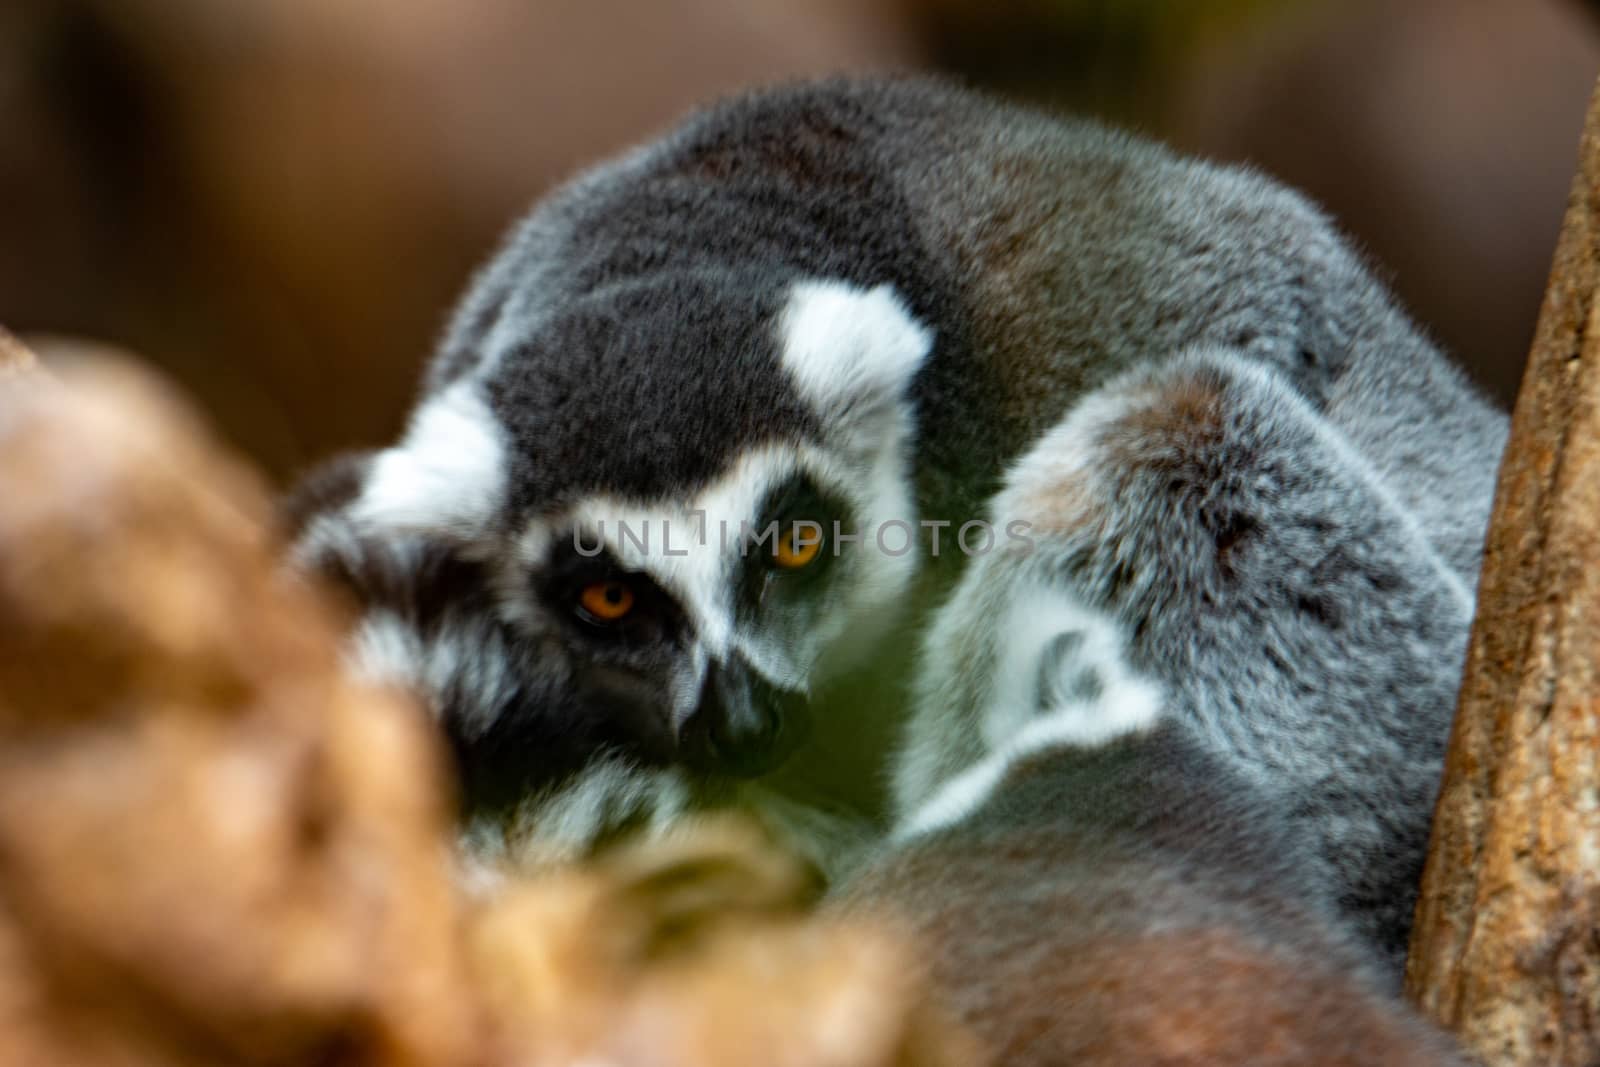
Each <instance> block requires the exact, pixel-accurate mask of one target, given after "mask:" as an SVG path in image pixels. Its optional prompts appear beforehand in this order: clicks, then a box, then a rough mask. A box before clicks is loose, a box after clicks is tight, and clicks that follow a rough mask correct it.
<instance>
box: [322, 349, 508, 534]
mask: <svg viewBox="0 0 1600 1067" xmlns="http://www.w3.org/2000/svg"><path fill="white" fill-rule="evenodd" d="M506 453H507V450H506V447H505V442H504V435H503V431H502V430H501V428H500V422H499V420H498V419H496V418H495V416H494V413H493V412H492V411H490V410H489V406H488V404H487V403H486V402H485V400H484V398H483V396H482V394H481V391H480V390H479V388H478V386H477V384H476V383H474V382H471V381H461V382H457V383H455V384H454V385H451V386H449V387H448V388H446V389H445V390H444V391H443V392H441V393H439V394H438V395H437V396H435V397H433V398H431V399H429V400H427V401H425V402H424V403H423V404H422V406H420V407H419V408H418V409H417V411H416V414H415V415H413V416H412V419H411V425H410V427H409V428H408V429H407V430H406V435H405V437H404V438H403V439H402V440H401V441H400V443H399V444H398V445H395V446H394V447H393V448H386V449H384V450H383V451H381V452H378V453H376V454H375V455H373V456H372V457H371V458H370V461H369V463H368V465H367V469H366V478H365V481H364V483H363V485H362V487H361V491H360V493H359V495H357V496H356V497H355V498H354V500H352V502H351V503H350V506H349V509H348V511H347V513H346V515H347V517H348V518H349V520H350V521H351V522H352V523H353V524H354V525H355V526H356V527H357V528H358V529H364V530H381V531H385V532H391V533H408V534H430V535H434V536H439V537H445V538H449V539H463V540H465V539H470V538H472V537H474V536H476V535H478V534H480V533H481V532H482V531H483V529H484V528H485V527H486V526H487V525H488V524H489V523H490V522H491V521H492V520H493V519H494V517H495V515H496V514H498V512H499V510H500V508H501V507H502V506H503V504H504V502H505V494H506V482H507V469H506V466H507V463H508V462H509V457H508V456H507V454H506Z"/></svg>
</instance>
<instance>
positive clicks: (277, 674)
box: [0, 364, 471, 1067]
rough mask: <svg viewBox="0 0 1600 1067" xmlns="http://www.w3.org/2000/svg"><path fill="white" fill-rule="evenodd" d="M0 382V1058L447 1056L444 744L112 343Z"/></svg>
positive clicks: (452, 909)
mask: <svg viewBox="0 0 1600 1067" xmlns="http://www.w3.org/2000/svg"><path fill="white" fill-rule="evenodd" d="M63 373H64V380H63V381H60V382H58V381H56V380H54V379H49V378H44V377H42V376H41V377H34V378H24V379H20V380H18V381H16V382H14V383H12V384H11V385H9V386H8V387H7V388H8V390H9V392H8V395H6V396H5V397H4V400H3V403H0V500H3V501H5V506H4V507H0V989H3V990H4V991H5V992H4V994H3V1001H0V1004H3V1006H0V1015H3V1018H4V1022H0V1062H5V1063H18V1064H21V1063H26V1064H30V1065H35V1064H36V1065H41V1067H43V1065H48V1064H56V1063H59V1064H84V1063H130V1064H132V1063H140V1064H142V1063H163V1064H165V1063H174V1064H176V1063H228V1062H251V1063H306V1062H331V1061H333V1060H337V1061H338V1062H350V1063H379V1062H382V1063H395V1064H401V1063H419V1064H420V1063H445V1062H467V1053H468V1052H469V1050H470V1048H471V1045H470V1041H471V1029H470V1023H471V1018H470V1014H469V1012H468V1010H467V1005H468V1003H469V1002H468V1001H466V1000H465V999H464V998H462V997H461V996H459V995H457V994H455V993H454V992H453V991H454V990H455V989H457V988H458V987H461V986H463V985H464V984H465V983H464V982H463V980H462V976H463V973H464V968H463V967H462V964H461V961H460V956H459V953H458V951H457V948H456V944H457V937H458V933H457V931H458V918H457V902H456V900H455V898H454V889H453V887H452V884H451V882H450V880H449V877H448V873H447V871H448V869H447V866H446V864H445V862H444V857H445V851H444V845H443V842H444V841H445V836H444V835H445V832H446V826H447V818H448V809H447V807H446V805H445V804H444V803H442V802H441V797H442V796H443V792H442V790H441V788H440V781H441V774H440V770H441V765H440V762H439V760H438V758H437V754H436V752H435V749H434V742H433V738H432V735H431V733H430V731H429V730H428V729H427V727H426V725H425V723H424V722H423V721H422V720H421V718H420V716H419V715H417V713H415V712H413V711H411V710H410V709H409V708H404V707H395V706H392V705H391V703H390V702H389V698H386V697H384V696H383V695H382V694H376V693H371V692H365V691H361V690H359V689H357V688H356V687H355V686H353V685H352V684H351V683H349V682H348V681H346V680H345V679H344V677H343V676H342V675H341V674H340V672H339V670H338V664H337V662H336V659H335V655H334V649H335V648H336V647H337V643H336V640H335V638H334V631H333V629H332V627H331V626H330V625H328V624H327V622H326V621H325V620H324V617H323V614H322V612H321V611H320V610H318V609H317V607H316V605H315V604H313V603H312V600H311V597H312V594H311V591H310V590H308V589H305V588H301V587H297V586H295V585H293V584H291V583H289V582H286V581H285V580H283V579H282V578H281V577H280V574H279V571H278V568H277V567H276V566H275V563H274V559H273V556H272V554H271V552H270V547H271V546H270V545H269V543H268V541H267V539H266V537H265V536H264V535H263V532H262V531H263V529H264V523H263V521H262V520H263V518H264V516H265V508H264V500H265V496H264V495H263V493H262V492H261V490H260V488H259V487H258V486H257V484H256V481H255V479H254V477H253V476H252V475H251V474H250V473H248V472H247V471H245V470H243V469H242V468H240V467H238V466H237V465H235V464H233V463H232V462H231V461H229V460H227V459H225V458H219V457H218V456H217V455H216V453H215V452H214V450H213V449H212V447H211V446H210V443H209V441H208V440H207V438H206V436H205V435H204V434H203V433H202V432H201V431H200V429H199V427H198V426H197V425H196V424H195V421H194V419H193V417H192V416H190V415H188V414H187V413H186V412H185V411H184V410H183V409H182V408H181V406H180V405H178V404H177V403H176V402H175V401H174V400H173V398H171V397H170V396H168V395H167V394H165V393H164V392H163V391H161V390H160V388H159V387H157V386H155V385H153V384H152V383H151V382H150V381H149V380H148V379H147V378H145V377H143V376H141V375H139V374H137V373H135V372H134V371H132V370H131V369H129V368H126V367H119V366H112V365H106V364H97V365H93V366H89V367H84V366H80V367H78V368H76V369H68V370H66V371H64V372H63Z"/></svg>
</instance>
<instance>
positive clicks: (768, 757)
mask: <svg viewBox="0 0 1600 1067" xmlns="http://www.w3.org/2000/svg"><path fill="white" fill-rule="evenodd" d="M799 726H800V724H799V722H798V721H796V716H794V715H792V714H785V710H784V708H783V707H782V706H781V704H780V700H779V694H778V693H777V692H776V691H775V690H773V689H772V687H771V686H768V685H766V684H765V683H764V682H762V681H761V680H760V679H759V678H757V677H756V676H755V674H753V673H752V672H751V670H750V668H749V666H748V665H746V664H745V662H744V660H743V659H742V658H741V657H740V656H738V655H737V654H735V655H733V656H730V657H729V658H728V659H727V660H726V661H724V662H721V663H713V664H712V665H711V667H710V668H709V669H708V670H707V671H706V678H705V682H704V683H703V684H702V685H701V687H700V702H699V706H698V708H697V709H696V711H695V713H694V715H693V716H691V717H690V719H689V721H688V722H687V723H685V724H684V729H683V734H682V742H683V749H684V754H685V756H686V758H687V759H688V760H689V762H690V763H691V764H692V765H695V766H697V767H698V768H699V769H702V770H706V771H710V772H712V773H716V774H727V775H733V776H734V777H738V778H753V777H756V776H758V775H762V774H766V773H768V772H769V771H773V770H776V769H777V768H778V767H779V766H780V765H781V764H782V763H783V761H784V760H786V759H787V758H788V757H789V755H790V754H791V753H792V752H793V751H794V748H795V746H796V744H797V743H798V741H799V736H800V729H799Z"/></svg>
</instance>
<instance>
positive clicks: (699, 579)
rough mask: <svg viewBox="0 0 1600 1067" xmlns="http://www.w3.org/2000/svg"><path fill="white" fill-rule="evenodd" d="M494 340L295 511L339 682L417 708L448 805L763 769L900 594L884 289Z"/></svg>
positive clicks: (639, 300) (592, 314)
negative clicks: (443, 756) (347, 655)
mask: <svg viewBox="0 0 1600 1067" xmlns="http://www.w3.org/2000/svg"><path fill="white" fill-rule="evenodd" d="M512 318H513V319H514V316H513V317H512ZM506 319H507V317H506V316H502V317H501V321H500V322H499V324H498V325H496V327H495V328H494V329H493V330H492V331H486V332H485V334H484V337H485V340H484V341H483V350H482V351H481V352H479V353H478V354H477V358H476V360H475V361H473V362H472V363H471V364H470V365H469V366H465V367H464V368H463V369H461V370H459V371H458V372H456V373H454V375H453V376H438V377H436V380H435V383H434V385H433V387H432V388H431V389H430V392H429V395H428V396H427V397H426V398H425V399H424V400H423V401H422V403H421V404H420V405H419V406H418V408H417V410H416V411H415V413H414V414H413V416H412V419H411V423H410V426H409V429H408V430H407V432H406V434H405V436H404V437H403V439H402V440H401V441H400V442H399V444H397V445H395V446H394V447H392V448H388V449H385V450H383V451H380V452H376V453H369V454H365V455H361V456H351V457H345V458H343V459H340V460H336V461H334V462H333V463H332V464H330V465H328V466H327V467H325V468H324V469H323V470H322V471H320V472H319V473H318V474H316V475H314V476H313V477H312V478H310V479H308V480H307V482H306V483H305V484H304V485H303V486H302V488H301V490H300V492H299V493H298V494H297V499H296V501H295V502H294V503H293V504H292V505H291V509H290V510H291V515H292V518H293V519H294V521H295V523H296V525H297V527H298V542H297V545H296V559H297V561H298V562H299V563H301V564H302V565H304V566H307V567H309V568H312V569H316V570H320V571H322V572H324V573H327V574H329V575H332V576H333V577H335V578H336V579H338V580H339V581H340V582H342V583H343V584H344V585H346V586H347V587H348V588H349V589H350V590H352V591H353V592H354V594H355V595H356V597H357V598H358V600H359V602H360V604H361V608H362V612H363V614H362V616H361V618H360V622H359V625H358V627H357V629H356V631H355V633H354V634H353V637H352V646H351V655H352V657H353V658H354V659H355V661H356V662H357V664H358V665H359V666H360V667H361V668H362V669H364V670H365V671H367V672H368V673H369V674H371V675H374V676H377V677H380V678H384V679H388V680H393V681H397V682H399V683H401V684H404V685H409V686H412V687H414V688H416V689H417V690H419V691H420V692H421V694H422V695H423V696H424V698H425V699H427V700H428V701H430V702H431V703H432V704H433V706H434V709H435V711H436V712H437V713H438V715H439V716H440V717H441V719H442V720H443V722H444V723H445V724H446V727H447V729H448V730H449V732H450V734H451V736H452V739H453V741H454V743H455V744H456V746H457V750H458V753H459V755H460V757H461V760H462V769H463V773H464V778H465V784H466V788H467V790H468V793H469V799H470V800H473V801H474V802H478V803H491V804H492V803H495V802H497V801H500V800H508V799H512V798H514V797H516V796H517V795H519V794H523V793H526V792H527V791H529V790H531V789H536V788H538V787H539V786H540V785H541V784H547V783H551V782H552V781H553V780H557V779H559V778H561V777H562V776H564V775H566V774H568V773H571V772H573V771H575V770H577V769H579V768H580V767H581V766H582V765H583V764H585V763H586V762H587V761H588V760H590V759H591V758H593V756H594V755H595V754H596V753H597V752H599V751H603V750H610V751H617V750H620V751H622V752H624V753H626V754H628V755H630V756H632V757H633V758H635V759H637V760H640V761H642V762H645V763H680V762H681V763H685V764H687V765H690V766H694V767H700V768H704V769H706V770H710V771H716V772H725V773H732V774H741V775H748V774H753V773H760V772H762V771H764V770H766V769H769V768H771V767H773V766H775V765H776V764H777V763H778V762H780V761H781V760H782V758H783V757H784V755H785V754H786V752H787V751H788V750H789V749H790V748H791V747H792V745H793V742H794V741H795V740H796V738H797V737H798V735H799V733H800V731H801V727H802V724H803V722H804V713H805V705H806V703H807V700H808V697H809V695H810V694H811V693H812V692H813V691H814V689H815V687H816V686H817V685H818V684H819V682H821V681H823V680H825V678H826V677H827V675H828V674H829V673H830V672H832V671H834V670H836V669H837V668H839V667H841V666H842V665H844V664H846V663H847V662H848V661H849V660H850V659H851V658H852V656H853V655H860V654H862V653H865V652H868V651H870V649H871V647H872V639H873V632H874V629H875V628H876V626H877V624H878V623H879V622H880V621H882V620H883V619H884V617H885V616H886V615H889V614H891V613H892V611H893V609H894V607H895V606H896V604H897V602H898V601H899V600H900V599H902V598H903V597H904V595H905V593H906V590H907V585H908V583H909V581H910V579H911V576H912V574H913V571H914V569H915V566H916V564H915V554H916V547H915V544H914V538H913V537H912V536H911V533H912V529H913V528H914V527H915V523H916V517H915V515H914V512H913V503H912V493H911V487H910V471H909V464H908V451H909V445H910V436H911V434H912V432H913V411H912V407H911V402H910V400H909V389H910V384H911V381H912V379H913V377H914V376H915V375H916V373H917V371H918V370H919V368H920V367H921V366H922V363H923V361H924V360H925V358H926V357H927V355H928V352H929V348H930V345H931V342H932V338H931V336H930V333H929V331H928V330H926V329H925V328H924V327H922V326H921V325H920V324H919V323H917V322H916V321H915V320H914V319H913V318H912V317H911V315H910V314H909V313H908V311H907V310H906V307H905V305H904V304H903V303H902V301H901V299H900V298H899V297H898V296H897V294H896V293H895V292H894V291H893V290H892V289H890V288H889V287H887V286H880V287H876V288H861V287H857V286H852V285H849V284H846V283H844V282H839V281H816V280H802V281H786V282H784V283H782V284H779V285H772V286H767V287H765V288H764V289H763V288H761V287H759V286H757V285H756V284H755V283H754V282H753V281H751V280H743V279H740V280H734V281H731V282H730V280H729V279H725V278H724V279H711V278H704V277H699V276H695V275H687V276H684V275H678V276H672V277H669V278H666V279H662V278H660V277H659V276H658V277H657V278H656V279H654V280H652V281H649V282H641V283H634V284H624V285H614V286H611V287H608V288H604V289H600V290H597V291H595V292H593V293H592V294H591V295H589V296H587V297H585V298H583V299H581V300H578V301H576V302H573V303H571V304H569V305H568V306H565V307H563V308H561V309H560V310H559V311H558V312H556V313H553V314H549V315H544V316H537V317H535V318H534V320H533V321H531V322H528V323H524V324H518V323H516V322H514V321H513V322H511V323H509V324H508V322H507V321H506ZM440 379H442V380H440ZM835 524H837V526H836V525H835ZM885 524H888V525H887V526H886V525H885ZM879 533H881V534H882V536H881V537H880V536H877V534H879ZM840 534H842V535H844V536H838V535H840ZM857 536H859V540H856V539H854V538H855V537H857Z"/></svg>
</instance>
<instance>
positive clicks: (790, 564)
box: [772, 522, 822, 571]
mask: <svg viewBox="0 0 1600 1067" xmlns="http://www.w3.org/2000/svg"><path fill="white" fill-rule="evenodd" d="M821 551H822V529H821V527H819V526H818V525H817V524H816V523H813V522H795V523H790V524H789V525H788V527H787V528H786V529H785V530H784V531H783V532H782V534H780V535H779V537H778V543H777V544H775V545H774V546H773V547H772V562H773V563H775V564H777V565H778V566H780V567H782V568H784V569H785V570H791V571H792V570H799V569H800V568H801V567H804V566H806V565H807V564H808V563H810V562H811V561H812V560H814V559H816V558H817V554H818V553H819V552H821Z"/></svg>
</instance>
